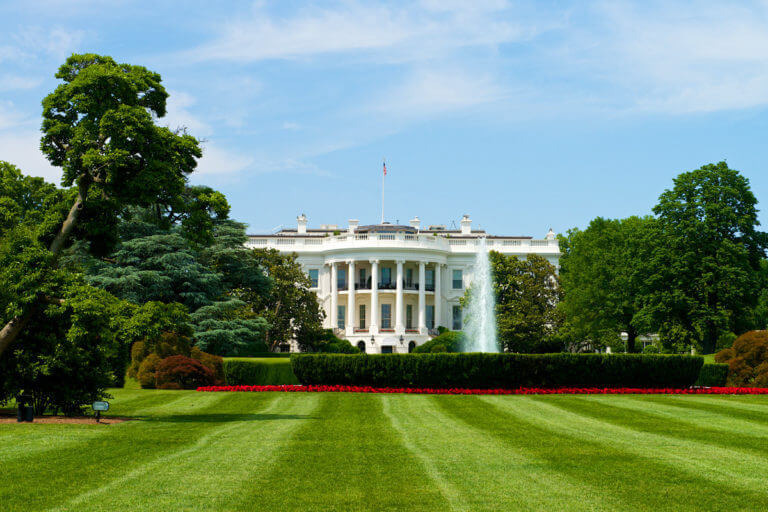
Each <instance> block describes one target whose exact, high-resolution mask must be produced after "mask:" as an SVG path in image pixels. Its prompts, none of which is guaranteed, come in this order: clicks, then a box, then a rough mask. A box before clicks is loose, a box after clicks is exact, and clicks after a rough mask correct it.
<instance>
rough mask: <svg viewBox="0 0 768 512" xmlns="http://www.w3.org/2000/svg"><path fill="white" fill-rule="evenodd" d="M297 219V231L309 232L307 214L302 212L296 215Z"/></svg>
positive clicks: (303, 233) (300, 232)
mask: <svg viewBox="0 0 768 512" xmlns="http://www.w3.org/2000/svg"><path fill="white" fill-rule="evenodd" d="M296 221H297V222H298V227H297V229H296V233H297V234H299V235H305V234H307V216H306V215H304V214H303V213H302V214H301V215H299V216H298V217H296Z"/></svg>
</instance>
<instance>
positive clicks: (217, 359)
mask: <svg viewBox="0 0 768 512" xmlns="http://www.w3.org/2000/svg"><path fill="white" fill-rule="evenodd" d="M190 357H191V358H192V359H194V360H196V361H200V362H201V363H202V364H203V366H206V367H207V368H208V369H209V370H211V371H212V372H213V375H214V377H216V380H217V381H220V382H224V358H222V357H221V356H217V355H214V354H209V353H207V352H203V351H202V350H200V349H199V348H197V347H192V350H191V351H190Z"/></svg>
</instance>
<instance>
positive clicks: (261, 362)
mask: <svg viewBox="0 0 768 512" xmlns="http://www.w3.org/2000/svg"><path fill="white" fill-rule="evenodd" d="M224 380H225V381H226V383H227V384H228V385H230V386H240V385H247V386H276V385H281V384H298V383H299V381H298V379H297V378H296V377H295V376H294V374H293V370H292V369H291V361H290V360H288V359H285V358H282V357H281V358H245V357H242V358H241V357H237V358H225V359H224Z"/></svg>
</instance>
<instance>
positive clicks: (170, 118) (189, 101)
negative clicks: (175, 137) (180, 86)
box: [157, 91, 213, 137]
mask: <svg viewBox="0 0 768 512" xmlns="http://www.w3.org/2000/svg"><path fill="white" fill-rule="evenodd" d="M168 94H169V96H168V101H167V102H166V113H165V116H164V117H162V118H160V119H158V120H157V123H158V124H159V125H161V126H168V127H169V128H170V129H171V130H175V129H177V128H187V129H188V130H189V133H190V134H191V135H193V136H195V137H205V136H208V135H210V134H212V133H213V129H212V128H211V126H210V125H209V124H208V123H206V122H205V121H203V120H201V119H200V118H199V117H197V116H195V115H194V114H192V112H190V107H192V106H194V105H195V103H197V100H196V99H195V98H194V97H193V96H192V95H191V94H187V93H185V92H180V91H168Z"/></svg>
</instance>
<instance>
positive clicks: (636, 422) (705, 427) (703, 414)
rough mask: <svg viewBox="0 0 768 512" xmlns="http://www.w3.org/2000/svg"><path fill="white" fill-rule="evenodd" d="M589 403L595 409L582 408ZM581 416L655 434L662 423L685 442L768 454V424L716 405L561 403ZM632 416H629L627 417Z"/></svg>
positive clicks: (601, 399) (597, 399)
mask: <svg viewBox="0 0 768 512" xmlns="http://www.w3.org/2000/svg"><path fill="white" fill-rule="evenodd" d="M586 404H590V405H592V406H594V409H593V410H589V409H586V408H583V407H582V405H586ZM560 405H561V406H564V407H566V408H569V407H570V406H573V408H572V409H571V410H573V411H574V412H578V413H587V414H589V415H591V416H593V417H596V418H599V419H602V420H605V421H610V422H611V423H615V424H617V425H625V426H629V427H631V428H635V429H638V430H643V431H645V430H647V431H649V432H655V431H656V430H657V429H658V427H659V424H660V420H661V422H662V424H663V425H664V434H665V435H672V436H675V437H680V438H683V439H691V440H698V441H702V442H705V443H712V444H717V445H720V446H724V447H727V448H733V449H736V450H752V451H755V452H758V454H759V455H763V456H765V455H768V423H766V422H759V421H749V420H743V419H740V418H738V417H733V416H731V415H729V414H727V413H722V412H721V411H720V410H719V409H718V408H717V407H715V406H713V407H711V409H710V410H709V411H708V410H706V409H689V410H685V412H681V408H680V407H677V406H674V405H669V404H667V403H666V402H665V401H664V400H659V399H658V397H656V399H655V400H638V399H636V398H623V397H615V396H614V397H606V396H585V397H579V398H578V399H577V400H574V401H572V402H569V403H568V404H567V406H566V404H565V403H560ZM627 413H629V414H627Z"/></svg>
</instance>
